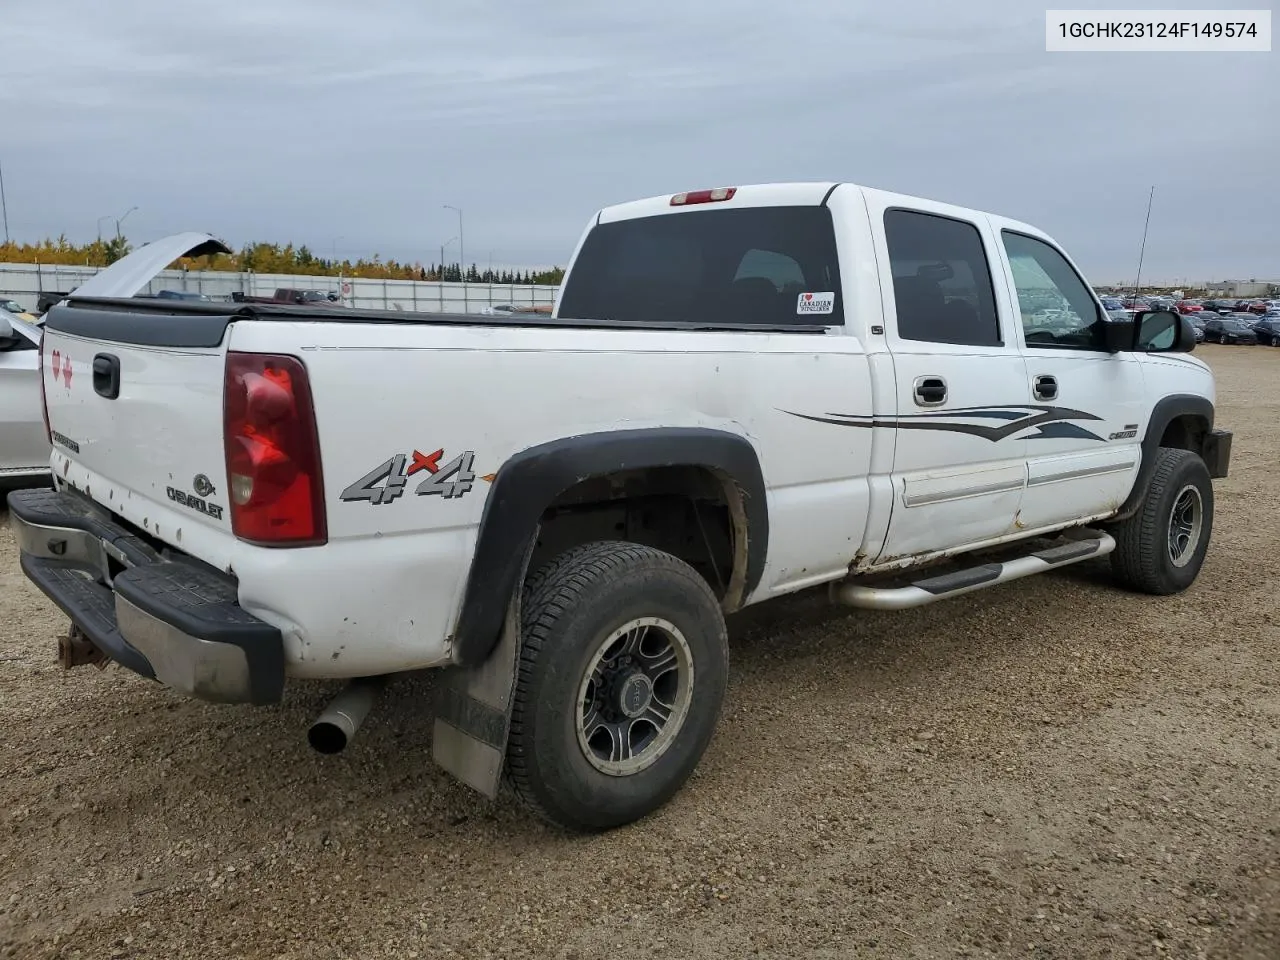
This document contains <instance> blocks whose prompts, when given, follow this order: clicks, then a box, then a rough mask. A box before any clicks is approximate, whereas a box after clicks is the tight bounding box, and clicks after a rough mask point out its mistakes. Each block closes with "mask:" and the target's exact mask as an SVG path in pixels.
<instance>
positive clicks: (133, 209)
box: [116, 207, 138, 240]
mask: <svg viewBox="0 0 1280 960" xmlns="http://www.w3.org/2000/svg"><path fill="white" fill-rule="evenodd" d="M137 209H138V208H137V207H130V208H129V209H128V210H126V211H125V212H124V216H123V217H116V239H117V240H119V239H120V224H122V223H124V221H125V219H126V218H127V217H128V216H129V214H131V213H133V211H135V210H137Z"/></svg>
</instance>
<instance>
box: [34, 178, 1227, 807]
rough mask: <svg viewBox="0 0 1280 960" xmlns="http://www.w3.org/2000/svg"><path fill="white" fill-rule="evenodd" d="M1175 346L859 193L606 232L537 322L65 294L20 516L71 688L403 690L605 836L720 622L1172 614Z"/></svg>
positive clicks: (668, 734) (1194, 549) (1182, 383)
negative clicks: (103, 683)
mask: <svg viewBox="0 0 1280 960" xmlns="http://www.w3.org/2000/svg"><path fill="white" fill-rule="evenodd" d="M1194 344H1195V339H1194V333H1193V331H1192V329H1191V327H1190V325H1189V324H1188V322H1187V321H1185V320H1184V319H1182V318H1180V317H1178V316H1177V315H1175V314H1172V313H1168V312H1162V311H1156V312H1151V313H1148V314H1145V315H1140V316H1139V317H1137V318H1135V319H1134V320H1132V321H1117V320H1112V319H1111V318H1109V317H1108V315H1107V314H1106V312H1105V311H1104V310H1103V309H1102V306H1101V304H1100V303H1099V301H1098V299H1097V298H1096V297H1095V295H1094V293H1093V292H1092V290H1091V289H1090V287H1089V285H1088V284H1087V283H1086V282H1085V280H1084V279H1083V278H1082V276H1081V274H1080V271H1079V270H1077V269H1076V267H1075V266H1074V264H1073V263H1072V261H1071V260H1070V259H1069V258H1068V257H1067V256H1066V254H1064V253H1063V252H1062V250H1061V249H1060V248H1059V247H1058V246H1057V245H1056V244H1055V243H1054V242H1053V240H1052V239H1050V238H1049V237H1048V236H1046V235H1045V234H1044V233H1042V232H1041V231H1039V230H1037V229H1035V228H1033V227H1030V226H1028V225H1026V224H1023V223H1017V222H1015V221H1012V220H1008V219H1005V218H1003V217H998V216H994V215H991V214H986V213H980V212H977V211H974V210H968V209H962V208H959V207H955V206H949V205H946V204H943V203H937V202H933V201H930V200H922V199H918V198H915V197H907V196H900V195H894V194H889V193H885V192H882V191H879V190H873V189H868V188H864V187H859V186H856V185H853V184H848V183H797V184H768V185H759V186H743V187H737V188H721V189H716V190H703V191H695V192H689V193H680V194H676V195H675V196H662V197H656V198H651V199H647V200H639V201H636V202H633V203H626V204H622V205H619V206H614V207H609V208H607V209H604V210H601V211H600V212H599V213H598V214H596V215H595V216H593V217H592V218H591V220H590V223H589V225H588V227H587V229H586V231H585V232H584V234H583V235H582V238H581V240H580V241H579V244H578V246H577V248H576V250H575V251H574V254H573V257H572V260H571V262H570V268H569V271H568V274H567V276H566V279H565V282H564V286H563V288H562V291H561V294H560V297H559V299H558V302H557V305H556V309H555V312H554V314H553V315H552V316H538V315H532V314H531V315H511V316H492V317H490V316H449V315H439V314H421V315H417V314H403V313H397V314H391V313H381V312H369V311H360V310H352V311H344V312H341V313H340V314H339V313H335V312H334V311H331V310H324V311H320V310H314V309H311V308H309V307H307V306H305V305H304V306H293V305H274V304H244V305H239V304H216V303H186V302H173V301H170V302H166V301H156V300H152V301H146V300H127V299H119V298H115V299H112V298H107V299H100V298H94V297H89V296H79V295H76V296H73V297H72V298H71V299H70V300H69V301H67V302H64V303H63V304H61V305H58V306H56V307H55V308H54V309H53V310H52V311H51V312H50V313H49V315H48V319H47V321H46V323H45V332H44V338H43V344H42V349H41V362H42V384H43V392H44V399H45V404H46V409H47V420H48V424H49V427H50V436H51V440H52V443H53V445H54V452H53V456H52V464H51V466H52V469H53V475H54V478H55V487H54V489H52V490H42V491H29V492H19V493H14V494H12V495H11V496H10V498H9V505H10V512H11V517H12V523H13V525H14V527H15V529H16V531H17V538H18V541H19V544H20V546H21V551H22V566H23V569H24V570H25V571H26V574H27V576H28V577H30V579H31V580H33V581H34V582H35V583H36V584H37V585H38V586H39V587H40V588H41V589H42V590H43V591H44V592H45V593H46V594H48V595H49V596H50V597H51V598H52V599H53V600H54V602H56V603H57V604H58V605H59V606H60V607H61V608H62V609H63V610H64V611H65V612H66V613H67V614H68V615H69V617H70V618H71V621H72V624H73V626H72V627H71V629H70V631H69V633H68V635H67V638H66V639H65V641H64V642H63V643H62V645H61V651H60V655H61V657H62V660H63V662H64V663H65V664H66V665H68V666H74V665H76V664H80V663H85V662H93V661H97V662H101V661H102V660H104V659H110V660H114V661H116V662H118V663H120V664H122V665H124V666H125V667H128V668H129V669H131V670H133V671H135V672H137V673H139V674H141V675H143V676H145V677H149V678H154V679H155V680H157V681H159V682H161V683H163V684H166V685H168V686H169V687H171V688H174V689H176V690H178V691H181V692H182V693H184V694H188V695H193V696H196V697H200V698H205V699H210V700H221V701H242V702H252V703H259V704H263V703H271V702H274V701H277V700H278V699H279V698H280V696H281V691H282V689H283V687H284V685H285V681H286V678H288V679H289V680H305V679H321V678H329V679H332V678H345V679H349V680H351V681H352V683H351V684H350V685H348V686H347V687H346V688H345V689H344V692H343V693H341V694H340V695H339V696H338V698H337V699H336V700H335V701H334V702H333V703H332V704H331V706H330V709H329V710H328V711H327V712H326V713H325V714H324V715H323V716H322V717H321V718H320V719H319V720H318V721H317V722H316V724H315V725H314V726H313V727H312V728H311V732H310V734H311V742H312V744H313V745H314V746H315V747H316V748H317V749H320V750H324V751H333V750H337V749H341V748H342V746H344V745H345V743H346V742H347V741H348V740H349V738H350V737H351V736H352V735H353V734H354V733H355V730H356V728H357V727H358V725H359V723H360V722H361V721H362V720H363V718H364V716H365V715H366V714H367V712H368V710H369V708H370V705H371V703H372V702H373V692H374V691H375V690H376V688H377V686H378V682H379V681H380V679H381V678H384V677H386V676H388V675H391V674H396V673H400V672H403V671H410V670H417V669H421V668H430V667H444V668H449V669H446V670H443V671H442V672H441V675H440V679H439V681H438V683H437V687H436V691H437V702H436V704H435V721H434V739H433V754H434V757H435V759H436V761H437V762H439V763H440V764H441V765H443V766H444V767H445V768H446V769H447V770H449V771H451V772H453V773H454V774H455V775H456V776H458V777H460V778H461V779H462V780H464V781H465V782H467V783H469V784H471V785H473V786H475V787H476V788H477V789H479V790H481V791H482V792H484V793H486V794H488V795H489V796H494V795H495V794H496V792H497V790H498V789H499V784H500V783H501V782H503V781H504V780H505V781H506V782H508V783H510V784H511V786H512V787H513V788H514V792H515V794H516V795H517V796H518V797H520V798H521V799H522V800H524V801H525V802H526V803H528V804H529V805H530V806H531V807H532V808H533V809H534V810H536V811H537V812H539V813H540V814H542V815H543V816H545V817H547V818H548V819H550V820H551V821H553V822H556V823H558V824H561V825H564V826H566V827H569V828H573V829H583V830H593V829H605V828H609V827H612V826H616V825H619V824H622V823H626V822H629V821H632V820H635V819H637V818H639V817H642V816H644V815H645V814H647V813H649V812H650V811H652V810H654V809H656V808H657V807H659V806H660V805H661V804H663V803H664V802H665V801H666V800H667V799H668V798H670V797H671V796H672V795H673V794H674V793H675V792H676V791H677V790H679V789H680V788H681V786H682V785H683V784H684V782H685V780H686V778H687V777H688V776H689V775H690V773H691V772H692V770H693V769H694V767H695V766H696V764H697V763H698V761H699V759H700V757H701V755H702V754H703V752H704V750H705V749H706V747H707V745H708V743H709V741H710V740H711V737H712V734H713V730H714V727H715V724H716V719H717V716H718V713H719V710H720V707H721V701H722V699H723V696H724V692H725V684H726V674H727V670H728V659H729V658H728V648H727V646H726V630H725V615H726V614H729V613H733V612H734V611H737V610H740V609H742V608H743V607H745V606H747V605H749V604H754V603H758V602H760V601H763V600H768V599H770V598H772V597H777V596H780V595H782V594H788V593H792V592H794V591H797V590H802V589H805V588H810V587H814V586H816V585H821V584H826V585H829V586H828V589H829V590H830V591H831V594H832V597H833V598H834V599H835V600H837V601H839V602H842V603H846V604H849V605H852V606H855V607H868V608H878V609H893V608H902V607H910V606H915V605H919V604H924V603H929V602H932V601H935V600H939V599H943V598H945V597H949V596H953V595H957V594H961V593H967V592H970V591H974V590H979V589H983V588H987V587H992V586H995V585H997V584H1000V583H1002V582H1005V581H1008V580H1011V579H1015V578H1017V577H1021V576H1026V575H1028V574H1034V573H1039V572H1042V571H1050V570H1054V569H1057V568H1059V567H1062V566H1065V565H1067V564H1071V563H1076V562H1079V561H1082V560H1087V559H1090V558H1095V557H1101V556H1103V555H1105V554H1108V553H1110V554H1111V563H1112V567H1113V569H1114V572H1115V574H1116V575H1117V577H1118V579H1119V580H1120V581H1121V582H1122V583H1124V584H1126V585H1127V586H1129V587H1130V588H1133V589H1136V590H1139V591H1143V592H1146V593H1152V594H1169V593H1174V592H1176V591H1180V590H1183V589H1185V588H1186V587H1187V586H1189V585H1190V584H1191V583H1192V581H1193V580H1194V579H1195V577H1196V575H1197V573H1198V572H1199V570H1200V567H1201V564H1202V562H1203V560H1204V556H1205V551H1206V549H1207V547H1208V545H1209V537H1210V529H1211V526H1212V521H1213V488H1212V485H1211V483H1210V479H1211V478H1213V477H1222V476H1225V475H1226V473H1227V467H1228V461H1229V458H1230V449H1231V435H1230V434H1229V433H1227V432H1225V431H1222V430H1219V429H1216V428H1215V425H1214V381H1213V376H1212V374H1211V373H1210V371H1209V369H1208V367H1207V366H1206V365H1205V364H1203V363H1201V362H1200V361H1199V360H1197V359H1195V358H1193V357H1190V356H1188V353H1189V352H1190V351H1191V350H1192V349H1193V347H1194Z"/></svg>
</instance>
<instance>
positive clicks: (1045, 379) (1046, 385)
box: [1034, 373, 1058, 400]
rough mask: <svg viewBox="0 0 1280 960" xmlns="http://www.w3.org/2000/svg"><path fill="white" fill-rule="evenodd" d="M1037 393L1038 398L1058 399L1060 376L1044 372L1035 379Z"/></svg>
mask: <svg viewBox="0 0 1280 960" xmlns="http://www.w3.org/2000/svg"><path fill="white" fill-rule="evenodd" d="M1034 392H1035V395H1036V399H1037V400H1057V399H1058V378H1057V377H1051V376H1049V374H1047V373H1042V374H1040V375H1039V376H1038V377H1036V379H1035V390H1034Z"/></svg>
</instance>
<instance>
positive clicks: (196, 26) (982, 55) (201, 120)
mask: <svg viewBox="0 0 1280 960" xmlns="http://www.w3.org/2000/svg"><path fill="white" fill-rule="evenodd" d="M1085 5H1087V4H1085ZM1190 5H1193V6H1196V7H1199V8H1206V7H1213V6H1229V4H1214V3H1212V2H1210V0H1197V2H1196V3H1194V4H1189V6H1190ZM1273 5H1274V0H1262V2H1261V3H1254V4H1241V6H1254V7H1270V6H1273ZM1058 6H1070V5H1069V4H1059V5H1058ZM1112 6H1124V4H1115V3H1113V4H1112ZM0 35H2V36H3V37H4V41H5V44H4V47H5V54H4V57H3V58H0V163H3V169H4V176H5V185H6V187H7V192H8V201H9V225H10V230H11V232H12V233H13V234H14V235H15V238H18V239H36V238H39V237H42V236H45V235H57V234H58V233H65V234H66V235H67V236H68V237H69V238H71V239H73V240H77V241H84V240H89V239H92V237H93V236H94V234H95V231H96V230H97V225H96V221H97V218H98V217H105V216H114V215H119V214H121V213H123V212H124V211H125V210H127V209H128V208H129V207H131V206H134V205H137V207H138V210H137V211H136V212H135V213H132V214H130V216H129V217H128V219H127V221H126V223H125V227H126V230H125V232H126V233H127V234H128V235H129V236H130V238H131V239H133V240H134V241H135V242H136V241H141V240H146V239H151V238H155V237H158V236H162V235H164V234H167V233H173V232H177V231H180V230H188V229H201V230H208V231H210V232H212V233H215V234H217V235H219V236H222V237H223V238H225V239H226V240H228V241H229V242H230V243H231V244H232V245H233V246H239V245H240V244H242V243H245V242H248V241H252V240H273V241H278V242H287V241H292V242H294V243H306V244H308V245H309V246H311V248H312V249H313V250H314V251H315V252H316V253H318V254H321V255H328V254H329V253H330V252H331V251H332V250H334V249H335V245H336V250H337V253H338V254H339V255H341V256H348V257H352V258H355V257H357V256H360V255H372V254H373V253H375V252H376V253H380V254H382V256H383V257H384V258H387V257H395V258H397V259H404V260H415V259H418V260H422V261H423V262H429V261H431V260H433V259H436V258H438V257H439V249H440V244H441V243H442V242H444V241H447V240H449V239H450V238H452V237H455V236H456V235H457V233H458V230H457V226H458V224H457V215H456V214H455V213H454V212H453V211H451V210H447V209H443V207H442V205H443V204H453V205H454V206H459V207H462V208H463V210H464V228H465V240H466V252H467V259H468V260H471V261H475V262H477V263H479V264H480V266H481V267H482V268H483V267H484V266H485V265H486V263H487V261H488V258H489V256H490V251H492V255H493V258H494V262H495V265H496V264H499V263H502V264H525V265H528V264H543V263H559V264H563V263H564V262H565V261H566V260H567V258H568V256H569V254H570V253H571V252H572V249H573V246H574V244H575V242H576V241H577V239H578V236H579V234H580V232H581V230H582V228H583V226H584V225H585V223H586V221H587V219H588V218H589V217H590V216H591V214H592V212H593V211H594V210H596V209H597V208H599V207H600V206H603V205H606V204H609V203H613V202H618V201H622V200H627V199H633V198H636V197H643V196H649V195H653V194H662V193H671V192H677V191H680V190H686V189H695V188H699V187H708V186H716V185H721V184H726V185H728V184H739V183H748V182H761V181H772V180H827V179H835V180H847V181H853V182H858V183H864V184H867V185H870V186H875V187H880V188H883V189H888V190H897V191H901V192H904V193H911V194H917V195H921V196H926V197H933V198H936V199H940V200H946V201H950V202H953V203H959V204H963V205H967V206H974V207H979V208H983V209H989V210H992V211H995V212H998V213H1003V214H1006V215H1008V216H1011V217H1015V218H1018V219H1021V220H1026V221H1030V222H1032V223H1034V224H1036V225H1037V226H1039V227H1041V228H1043V229H1045V230H1047V231H1048V232H1049V233H1051V234H1053V235H1054V236H1055V237H1056V238H1057V239H1058V240H1059V241H1061V242H1062V243H1064V244H1066V245H1067V247H1068V249H1069V250H1070V251H1071V252H1072V254H1073V256H1075V258H1076V259H1077V260H1079V261H1080V262H1081V264H1082V266H1083V267H1084V269H1085V270H1086V271H1087V272H1088V273H1089V274H1090V277H1091V279H1093V280H1095V281H1096V282H1108V281H1111V280H1116V279H1129V280H1131V279H1132V275H1133V271H1134V268H1135V266H1136V261H1137V256H1138V246H1139V241H1140V239H1141V233H1142V220H1143V216H1144V214H1145V210H1146V202H1147V192H1148V190H1149V188H1150V186H1151V185H1152V184H1154V185H1155V186H1156V197H1155V211H1154V213H1153V216H1152V222H1151V239H1150V241H1149V242H1148V245H1147V257H1146V267H1145V269H1144V275H1145V276H1149V277H1151V278H1152V279H1155V278H1169V279H1175V280H1176V279H1178V278H1181V277H1192V278H1201V279H1213V278H1223V277H1231V278H1249V277H1255V276H1258V277H1261V276H1267V277H1280V174H1278V173H1277V171H1280V52H1272V53H1250V54H1221V53H1215V54H1203V53H1202V54H1083V53H1079V54H1077V53H1072V54H1049V53H1046V52H1045V51H1044V37H1045V27H1044V6H1043V5H1037V4H1031V3H1027V2H1026V0H977V2H975V3H970V4H958V3H955V2H951V0H907V2H902V3H885V2H883V0H875V2H870V0H786V2H779V0H768V2H758V0H748V2H736V3H735V2H726V0H684V2H675V0H644V2H643V3H629V4H625V3H624V4H619V3H607V2H606V3H602V2H600V0H540V2H539V3H536V4H534V3H522V2H516V0H507V2H504V3H497V2H491V0H461V2H457V3H452V4H442V3H428V2H424V0H362V2H359V3H355V2H351V0H254V2H251V3H246V2H243V0H217V2H216V3H212V4H171V3H160V2H157V0H110V2H103V0H0ZM103 228H104V229H105V230H114V226H113V225H112V224H111V223H110V222H107V221H104V223H103ZM449 254H450V258H451V259H452V258H453V257H456V255H457V248H456V245H455V246H454V247H452V248H451V250H450V251H449Z"/></svg>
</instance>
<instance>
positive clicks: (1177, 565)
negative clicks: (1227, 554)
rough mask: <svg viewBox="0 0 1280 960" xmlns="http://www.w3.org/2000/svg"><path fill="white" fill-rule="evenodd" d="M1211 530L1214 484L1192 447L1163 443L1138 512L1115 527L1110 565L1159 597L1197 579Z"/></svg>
mask: <svg viewBox="0 0 1280 960" xmlns="http://www.w3.org/2000/svg"><path fill="white" fill-rule="evenodd" d="M1212 531H1213V483H1212V481H1211V480H1210V478H1209V470H1208V468H1207V467H1206V466H1205V465H1204V461H1203V460H1201V459H1200V457H1199V456H1198V455H1196V454H1195V453H1192V452H1191V451H1190V450H1175V449H1172V448H1170V447H1161V448H1160V449H1159V450H1158V451H1157V453H1156V465H1155V470H1154V471H1152V473H1151V479H1150V481H1149V482H1148V484H1147V489H1146V493H1145V495H1144V496H1143V499H1142V504H1141V506H1140V507H1139V508H1138V512H1137V513H1135V514H1134V515H1133V516H1132V517H1130V518H1129V519H1127V520H1124V521H1122V522H1121V523H1119V524H1117V525H1116V526H1115V527H1114V528H1113V529H1112V536H1114V537H1115V540H1116V549H1115V550H1114V551H1113V552H1112V554H1111V569H1112V571H1113V573H1114V574H1115V575H1116V577H1117V578H1118V579H1119V580H1120V582H1121V583H1123V584H1125V585H1126V586H1129V587H1132V588H1133V589H1134V590H1139V591H1141V592H1143V593H1152V594H1156V595H1159V596H1164V595H1168V594H1171V593H1180V592H1181V591H1183V590H1185V589H1187V587H1189V586H1191V584H1192V583H1193V582H1194V581H1195V579H1196V576H1197V575H1198V574H1199V573H1200V567H1201V566H1202V565H1203V564H1204V557H1205V552H1206V551H1207V550H1208V549H1209V537H1210V534H1211V533H1212Z"/></svg>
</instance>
